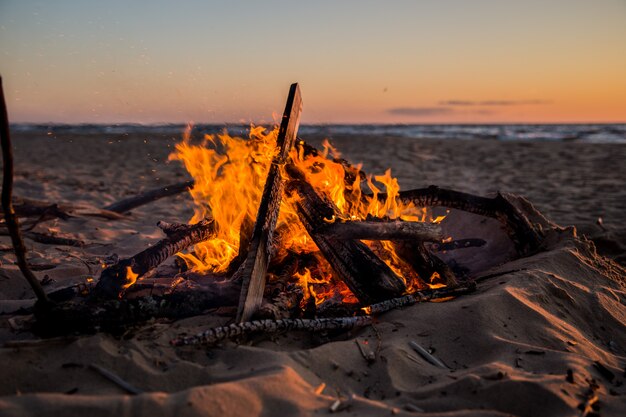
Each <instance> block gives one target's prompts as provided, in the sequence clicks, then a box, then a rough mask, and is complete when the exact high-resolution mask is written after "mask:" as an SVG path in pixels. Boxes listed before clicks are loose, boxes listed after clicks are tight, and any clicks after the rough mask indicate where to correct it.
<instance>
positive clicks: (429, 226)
mask: <svg viewBox="0 0 626 417" xmlns="http://www.w3.org/2000/svg"><path fill="white" fill-rule="evenodd" d="M316 232H317V233H319V234H321V235H325V236H329V237H332V238H334V239H341V240H348V239H364V240H407V239H413V240H417V241H431V242H434V241H440V240H441V239H442V238H443V235H442V232H441V226H439V225H437V224H434V223H418V222H407V221H403V220H388V221H385V220H363V221H358V220H355V221H335V222H333V223H330V224H327V225H324V226H322V227H320V228H319V229H318V230H317V231H316Z"/></svg>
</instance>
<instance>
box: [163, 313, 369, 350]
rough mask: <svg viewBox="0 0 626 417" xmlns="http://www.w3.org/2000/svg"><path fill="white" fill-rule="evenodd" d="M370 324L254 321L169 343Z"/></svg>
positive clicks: (360, 320)
mask: <svg viewBox="0 0 626 417" xmlns="http://www.w3.org/2000/svg"><path fill="white" fill-rule="evenodd" d="M371 323H372V317H371V316H355V317H339V318H321V319H282V320H254V321H247V322H244V323H233V324H231V325H229V326H224V327H216V328H213V329H209V330H206V331H204V332H202V333H198V334H196V335H194V336H189V337H180V338H177V339H174V340H172V341H171V344H172V345H174V346H185V345H212V344H215V343H218V342H220V341H222V340H225V339H232V338H234V337H237V336H245V335H249V334H252V333H261V332H262V333H265V334H268V333H280V332H283V331H288V330H305V331H310V332H320V331H323V330H349V329H354V328H356V327H363V326H367V325H368V324H371Z"/></svg>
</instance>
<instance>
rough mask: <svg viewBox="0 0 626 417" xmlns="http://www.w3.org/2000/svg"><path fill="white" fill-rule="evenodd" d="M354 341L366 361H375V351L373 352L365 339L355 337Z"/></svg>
mask: <svg viewBox="0 0 626 417" xmlns="http://www.w3.org/2000/svg"><path fill="white" fill-rule="evenodd" d="M354 343H356V345H357V346H358V348H359V352H361V356H363V359H365V361H366V362H367V363H372V362H374V361H376V353H374V351H373V350H372V348H371V347H370V345H369V342H368V341H367V340H365V339H362V338H360V337H357V338H356V339H354Z"/></svg>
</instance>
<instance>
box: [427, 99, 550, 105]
mask: <svg viewBox="0 0 626 417" xmlns="http://www.w3.org/2000/svg"><path fill="white" fill-rule="evenodd" d="M550 103H552V101H550V100H540V99H535V100H483V101H471V100H446V101H440V102H439V105H440V106H529V105H530V106H535V105H542V104H550Z"/></svg>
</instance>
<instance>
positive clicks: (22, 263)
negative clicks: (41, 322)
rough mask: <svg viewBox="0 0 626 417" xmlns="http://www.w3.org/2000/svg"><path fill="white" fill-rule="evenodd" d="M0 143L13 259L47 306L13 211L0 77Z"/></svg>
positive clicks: (8, 139) (10, 159) (10, 153)
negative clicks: (27, 260) (28, 259)
mask: <svg viewBox="0 0 626 417" xmlns="http://www.w3.org/2000/svg"><path fill="white" fill-rule="evenodd" d="M0 141H1V142H2V161H3V178H2V209H3V210H4V218H5V220H6V223H7V229H8V230H9V234H10V235H11V241H12V242H13V248H14V249H15V257H16V258H17V265H18V266H19V268H20V271H22V275H24V278H26V280H27V281H28V283H29V284H30V286H31V288H32V289H33V292H34V293H35V295H36V296H37V299H38V300H39V302H40V303H41V304H43V305H46V306H47V305H48V304H49V300H48V297H47V296H46V293H45V291H44V290H43V288H42V287H41V284H40V283H39V280H38V279H37V277H36V276H35V274H33V272H32V271H31V270H30V269H29V268H28V264H27V263H26V247H25V246H24V241H23V240H22V235H21V233H20V224H19V220H18V218H17V216H16V215H15V211H14V210H13V199H12V194H13V145H12V144H11V135H10V132H9V115H8V112H7V106H6V102H5V100H4V89H3V88H2V78H1V77H0Z"/></svg>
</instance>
